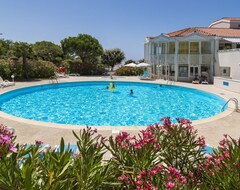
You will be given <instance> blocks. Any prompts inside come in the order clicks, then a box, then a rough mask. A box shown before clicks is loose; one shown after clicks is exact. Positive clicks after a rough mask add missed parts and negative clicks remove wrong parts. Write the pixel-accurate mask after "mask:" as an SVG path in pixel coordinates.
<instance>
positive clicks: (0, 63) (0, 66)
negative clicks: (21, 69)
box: [0, 59, 11, 79]
mask: <svg viewBox="0 0 240 190" xmlns="http://www.w3.org/2000/svg"><path fill="white" fill-rule="evenodd" d="M0 76H1V77H2V78H3V79H10V78H11V69H10V64H9V62H8V61H6V60H4V59H0Z"/></svg>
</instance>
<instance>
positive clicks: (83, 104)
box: [0, 82, 225, 126]
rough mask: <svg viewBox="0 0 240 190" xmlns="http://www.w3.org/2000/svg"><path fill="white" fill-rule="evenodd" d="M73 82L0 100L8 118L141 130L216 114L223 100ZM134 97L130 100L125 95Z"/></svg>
mask: <svg viewBox="0 0 240 190" xmlns="http://www.w3.org/2000/svg"><path fill="white" fill-rule="evenodd" d="M109 84H110V82H73V83H60V84H51V85H50V84H49V85H39V86H34V87H28V88H23V89H18V90H14V91H11V92H8V93H5V94H2V95H1V96H0V109H1V111H2V112H5V113H7V114H10V115H13V116H17V117H21V118H26V119H30V120H37V121H43V122H53V123H60V124H73V125H89V126H146V125H149V124H154V123H156V122H159V121H160V119H161V118H162V117H166V116H169V117H170V118H171V119H172V120H173V121H174V119H175V118H187V119H190V120H199V119H203V118H208V117H211V116H214V115H216V114H219V113H221V109H222V107H223V105H224V104H225V100H224V99H222V98H220V97H218V96H216V95H213V94H210V93H206V92H203V91H199V90H195V89H190V88H184V87H176V86H170V85H161V86H160V85H159V84H149V83H137V82H115V83H114V84H115V87H116V89H115V90H109V89H106V86H109ZM131 89H132V90H133V95H130V90H131Z"/></svg>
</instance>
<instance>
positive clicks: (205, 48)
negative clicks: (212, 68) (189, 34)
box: [201, 41, 211, 54]
mask: <svg viewBox="0 0 240 190" xmlns="http://www.w3.org/2000/svg"><path fill="white" fill-rule="evenodd" d="M201 51H202V54H211V43H210V42H208V41H206V42H202V44H201Z"/></svg>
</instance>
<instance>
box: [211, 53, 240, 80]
mask: <svg viewBox="0 0 240 190" xmlns="http://www.w3.org/2000/svg"><path fill="white" fill-rule="evenodd" d="M216 58H217V61H218V62H219V66H220V67H230V68H231V69H230V77H231V78H232V79H238V80H240V49H234V50H226V51H220V52H218V54H217V57H216Z"/></svg>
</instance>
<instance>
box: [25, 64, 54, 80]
mask: <svg viewBox="0 0 240 190" xmlns="http://www.w3.org/2000/svg"><path fill="white" fill-rule="evenodd" d="M27 70H28V77H29V78H49V77H50V76H53V75H54V71H55V70H56V66H55V65H54V64H53V63H52V62H49V61H42V60H41V61H31V62H29V63H28V66H27Z"/></svg>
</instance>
